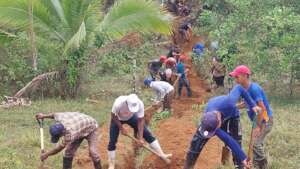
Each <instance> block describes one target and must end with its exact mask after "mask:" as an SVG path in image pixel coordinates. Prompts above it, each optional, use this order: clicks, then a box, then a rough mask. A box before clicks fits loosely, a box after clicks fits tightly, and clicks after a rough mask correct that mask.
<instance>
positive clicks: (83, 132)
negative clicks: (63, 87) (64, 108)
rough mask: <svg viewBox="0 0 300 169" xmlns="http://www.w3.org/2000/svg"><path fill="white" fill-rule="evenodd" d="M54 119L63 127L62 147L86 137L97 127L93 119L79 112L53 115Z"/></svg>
mask: <svg viewBox="0 0 300 169" xmlns="http://www.w3.org/2000/svg"><path fill="white" fill-rule="evenodd" d="M54 119H55V120H56V121H57V122H59V123H61V124H62V125H63V126H64V127H65V130H66V132H65V134H64V138H63V141H62V143H63V144H64V145H66V144H69V143H72V142H73V141H75V140H77V139H79V138H83V137H86V136H88V135H89V134H90V133H91V132H93V131H94V130H95V129H96V128H97V127H98V124H97V121H96V120H95V119H94V118H92V117H90V116H88V115H86V114H83V113H79V112H64V113H55V114H54Z"/></svg>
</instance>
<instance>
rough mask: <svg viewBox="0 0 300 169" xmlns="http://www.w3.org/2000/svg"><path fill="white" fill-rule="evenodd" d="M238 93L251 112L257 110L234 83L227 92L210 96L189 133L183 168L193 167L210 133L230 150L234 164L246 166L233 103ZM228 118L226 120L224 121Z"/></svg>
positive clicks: (237, 166)
mask: <svg viewBox="0 0 300 169" xmlns="http://www.w3.org/2000/svg"><path fill="white" fill-rule="evenodd" d="M240 96H242V97H243V98H244V99H245V101H246V102H247V104H249V105H250V106H249V107H250V108H251V109H253V111H254V112H258V111H259V109H260V108H259V107H258V106H256V105H255V103H254V102H253V100H252V99H251V98H250V96H249V95H248V94H247V93H246V92H245V90H243V89H242V88H241V87H236V88H234V89H233V91H232V92H231V93H230V94H229V95H227V96H225V95H224V96H217V97H214V98H212V99H210V100H209V101H208V103H207V107H206V109H205V111H204V114H203V118H202V120H201V122H200V125H199V127H198V129H197V131H196V133H195V135H194V136H193V139H192V142H191V145H190V149H189V151H188V153H187V156H186V161H185V166H184V169H193V168H194V165H195V163H196V160H197V158H198V156H199V155H200V153H201V151H202V149H203V147H204V145H205V144H206V143H207V141H208V140H209V139H210V138H211V137H213V136H215V135H216V136H218V137H219V138H220V139H221V140H222V141H223V142H224V143H225V144H226V146H228V147H229V148H230V149H231V151H232V153H233V161H234V164H235V168H238V169H240V168H244V167H246V168H249V167H250V165H251V163H250V162H249V161H248V160H247V157H246V155H245V153H244V152H243V150H242V149H241V145H240V144H241V143H239V141H241V134H240V132H241V131H240V127H239V121H240V120H239V119H240V112H239V110H238V108H237V107H236V103H237V101H238V99H239V97H240ZM228 122H230V124H229V123H228Z"/></svg>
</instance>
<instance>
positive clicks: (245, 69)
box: [229, 65, 251, 77]
mask: <svg viewBox="0 0 300 169" xmlns="http://www.w3.org/2000/svg"><path fill="white" fill-rule="evenodd" d="M241 74H246V75H250V74H251V71H250V69H249V68H248V67H247V66H245V65H240V66H238V67H236V68H235V69H234V70H233V72H231V73H229V75H230V76H232V77H237V76H238V75H241Z"/></svg>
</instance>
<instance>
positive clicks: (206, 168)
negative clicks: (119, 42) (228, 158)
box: [75, 37, 222, 169]
mask: <svg viewBox="0 0 300 169" xmlns="http://www.w3.org/2000/svg"><path fill="white" fill-rule="evenodd" d="M199 41H204V40H203V39H202V38H200V37H193V38H192V40H191V41H190V42H189V43H186V44H184V45H182V46H181V48H182V49H183V50H184V52H185V53H186V54H188V53H189V52H190V51H191V50H192V46H194V44H195V43H196V42H199ZM186 64H187V65H192V62H191V58H190V57H188V58H187V61H186ZM188 79H189V80H190V84H191V89H192V97H191V98H187V96H186V93H185V88H183V95H182V97H181V98H180V99H175V100H174V102H173V105H172V106H173V109H174V111H173V113H172V116H171V117H170V118H168V119H165V120H161V121H159V122H158V125H157V129H156V130H155V131H154V135H155V136H156V138H157V139H158V140H159V142H160V144H161V146H162V148H163V150H164V151H165V152H166V153H172V154H173V157H172V159H171V160H172V163H171V164H169V165H166V164H165V163H164V162H163V161H162V160H161V159H159V158H158V157H156V156H154V155H152V154H149V155H148V156H147V157H146V158H145V159H144V161H143V164H142V166H141V167H140V168H139V169H182V168H183V164H184V159H185V155H186V152H187V150H188V148H189V145H190V141H191V139H192V136H193V134H194V132H195V130H196V122H197V121H198V120H199V119H198V118H199V116H200V113H201V112H196V110H193V109H192V106H193V105H196V104H202V103H203V102H205V101H206V99H207V98H206V95H207V93H206V89H207V87H206V86H207V85H206V84H205V82H203V81H201V80H200V78H199V77H198V76H197V74H196V72H195V71H194V70H193V68H192V70H191V71H190V72H189V73H188ZM153 112H154V110H148V111H147V112H145V113H146V114H152V113H153ZM108 132H109V123H107V124H106V125H104V126H103V127H101V129H99V132H98V133H99V145H98V148H99V150H100V156H101V159H102V161H103V162H102V164H104V165H103V168H104V169H107V151H106V147H107V144H108V139H109V134H108ZM221 147H222V143H221V142H220V141H219V139H218V138H216V137H214V138H212V139H210V141H209V142H208V143H207V144H206V146H205V148H204V150H203V151H202V152H201V155H200V156H199V158H198V160H197V163H196V166H195V169H200V168H201V169H214V168H217V167H218V166H219V165H220V159H221V157H220V154H221V153H220V152H221ZM86 148H88V147H86ZM75 163H76V164H75V169H93V165H92V161H91V159H90V158H89V155H88V151H86V150H84V151H82V152H80V155H78V157H77V158H76V160H75ZM116 168H117V169H135V155H134V148H133V143H132V142H131V141H130V140H129V139H128V138H126V137H124V136H121V135H120V137H119V141H118V145H117V166H116Z"/></svg>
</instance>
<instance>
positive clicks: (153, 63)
mask: <svg viewBox="0 0 300 169" xmlns="http://www.w3.org/2000/svg"><path fill="white" fill-rule="evenodd" d="M161 66H162V63H161V62H160V60H159V59H154V60H151V61H150V62H149V69H151V70H154V71H158V70H159V69H160V67H161Z"/></svg>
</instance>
